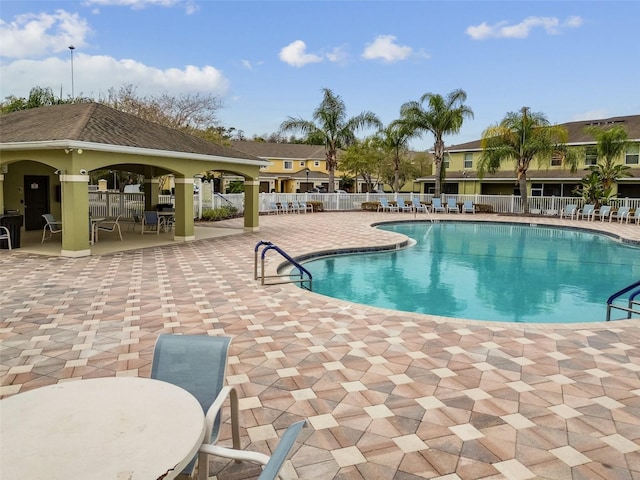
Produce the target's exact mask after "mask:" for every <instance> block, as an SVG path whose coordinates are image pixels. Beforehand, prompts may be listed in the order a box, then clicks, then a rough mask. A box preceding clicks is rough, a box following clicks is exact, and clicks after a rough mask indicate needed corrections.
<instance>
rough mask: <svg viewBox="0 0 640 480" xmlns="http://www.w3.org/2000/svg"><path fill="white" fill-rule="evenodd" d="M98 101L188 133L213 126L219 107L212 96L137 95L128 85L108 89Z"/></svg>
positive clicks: (218, 100)
mask: <svg viewBox="0 0 640 480" xmlns="http://www.w3.org/2000/svg"><path fill="white" fill-rule="evenodd" d="M99 102H100V103H102V104H104V105H108V106H110V107H112V108H115V109H116V110H120V111H121V112H125V113H130V114H132V115H135V116H137V117H140V118H143V119H145V120H149V121H151V122H154V123H157V124H159V125H164V126H165V127H170V128H175V129H177V130H183V131H186V132H187V133H191V134H193V133H197V132H198V131H202V130H206V129H207V128H208V127H215V126H217V124H218V121H217V112H218V110H219V109H220V107H221V102H220V99H219V98H218V97H216V96H215V95H200V94H183V95H180V96H177V97H175V96H171V95H169V94H168V93H163V94H160V95H146V96H141V95H138V94H137V92H136V88H135V87H134V86H133V85H131V84H129V85H123V86H122V87H120V89H119V90H115V89H113V88H111V89H109V91H108V93H107V96H106V98H102V99H100V100H99Z"/></svg>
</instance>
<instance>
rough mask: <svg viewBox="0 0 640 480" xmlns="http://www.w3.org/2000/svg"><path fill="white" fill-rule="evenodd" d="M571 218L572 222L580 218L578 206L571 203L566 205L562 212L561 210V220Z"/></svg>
mask: <svg viewBox="0 0 640 480" xmlns="http://www.w3.org/2000/svg"><path fill="white" fill-rule="evenodd" d="M564 217H571V220H574V219H577V218H578V206H577V205H576V204H574V203H570V204H568V205H565V206H564V208H563V209H562V210H560V218H564Z"/></svg>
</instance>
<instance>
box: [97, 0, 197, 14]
mask: <svg viewBox="0 0 640 480" xmlns="http://www.w3.org/2000/svg"><path fill="white" fill-rule="evenodd" d="M84 5H99V6H104V7H113V6H115V7H131V9H132V10H142V9H143V8H146V7H173V6H175V5H184V8H185V11H186V12H187V15H191V14H193V13H196V12H197V11H198V8H199V7H198V4H197V3H196V2H195V1H194V0H85V2H84Z"/></svg>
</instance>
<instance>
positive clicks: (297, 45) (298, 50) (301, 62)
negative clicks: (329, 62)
mask: <svg viewBox="0 0 640 480" xmlns="http://www.w3.org/2000/svg"><path fill="white" fill-rule="evenodd" d="M306 50H307V45H306V44H305V43H304V42H303V41H302V40H295V41H294V42H291V43H290V44H289V45H287V46H286V47H284V48H283V49H282V50H280V55H279V56H280V60H282V61H283V62H284V63H287V64H289V65H291V66H293V67H303V66H305V65H307V64H308V63H318V62H322V57H321V56H319V55H315V54H312V53H306Z"/></svg>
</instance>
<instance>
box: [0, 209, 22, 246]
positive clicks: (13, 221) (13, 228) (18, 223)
mask: <svg viewBox="0 0 640 480" xmlns="http://www.w3.org/2000/svg"><path fill="white" fill-rule="evenodd" d="M22 223H23V217H22V215H0V225H2V226H3V227H7V229H8V230H9V235H11V248H20V229H21V228H22ZM0 248H2V249H8V248H9V244H8V242H7V240H0Z"/></svg>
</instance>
